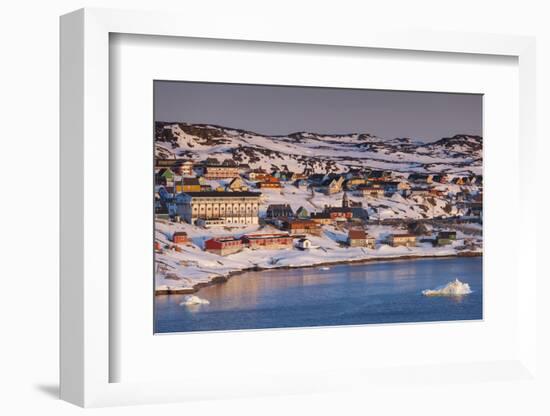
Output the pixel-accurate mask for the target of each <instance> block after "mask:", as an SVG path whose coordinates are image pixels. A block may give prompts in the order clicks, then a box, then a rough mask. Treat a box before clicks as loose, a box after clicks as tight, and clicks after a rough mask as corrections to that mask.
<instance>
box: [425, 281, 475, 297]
mask: <svg viewBox="0 0 550 416" xmlns="http://www.w3.org/2000/svg"><path fill="white" fill-rule="evenodd" d="M469 293H472V290H471V289H470V285H469V284H468V283H462V282H461V281H460V280H458V279H455V280H454V282H449V283H447V284H446V285H445V286H441V287H439V288H437V289H426V290H423V291H422V294H423V295H424V296H462V295H467V294H469Z"/></svg>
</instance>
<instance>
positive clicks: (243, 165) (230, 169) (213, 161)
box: [154, 126, 483, 294]
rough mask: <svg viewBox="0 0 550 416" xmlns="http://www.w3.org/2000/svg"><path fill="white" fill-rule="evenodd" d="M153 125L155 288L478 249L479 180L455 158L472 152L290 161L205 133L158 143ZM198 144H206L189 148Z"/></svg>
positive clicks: (180, 288)
mask: <svg viewBox="0 0 550 416" xmlns="http://www.w3.org/2000/svg"><path fill="white" fill-rule="evenodd" d="M160 127H161V128H160V132H161V134H160V135H158V136H157V141H156V145H157V157H156V158H155V172H154V174H155V176H154V178H155V192H154V195H155V199H154V212H155V239H154V250H155V267H156V272H155V284H156V286H155V287H156V293H157V294H164V293H192V292H194V291H196V290H197V289H199V288H200V287H203V286H205V285H209V284H212V283H215V282H220V281H225V280H226V279H227V278H228V277H230V276H231V275H233V274H235V273H239V272H242V271H245V270H261V269H270V268H284V267H288V268H293V267H321V266H324V267H328V265H330V264H335V263H341V262H357V261H373V260H384V259H396V258H416V257H425V256H432V257H436V256H476V255H481V253H482V223H483V176H482V174H481V172H480V171H476V169H475V167H476V163H475V162H470V164H471V165H472V166H473V168H471V169H469V168H465V167H463V166H457V165H456V163H457V160H458V162H460V163H464V165H465V166H466V165H467V164H468V160H467V158H466V159H465V160H464V161H462V160H460V159H457V158H456V156H452V157H454V160H453V159H451V157H449V159H450V160H451V161H452V162H453V163H455V165H448V164H445V163H447V162H446V161H445V160H444V158H441V157H439V159H438V163H437V164H436V163H431V161H430V163H429V164H428V163H426V166H427V167H426V166H421V165H419V164H416V165H415V164H414V161H412V162H411V161H407V163H405V164H402V165H398V166H396V167H394V166H383V163H388V160H387V158H386V160H383V161H382V167H380V165H381V163H380V161H376V160H374V161H373V160H372V159H371V160H361V163H355V161H354V163H349V162H348V163H342V162H341V160H342V159H335V158H334V157H332V158H331V157H330V156H327V157H325V158H324V160H328V161H329V164H328V165H325V166H318V165H316V159H315V160H314V159H311V158H310V159H303V160H302V159H297V160H300V162H301V163H295V164H294V166H292V163H288V162H289V160H290V159H288V158H287V160H284V162H285V163H281V162H280V163H273V162H274V160H272V161H271V162H269V163H266V162H265V161H264V160H259V159H258V158H254V157H253V156H250V155H249V156H250V157H248V160H243V159H245V158H242V157H238V156H237V157H236V156H235V155H236V153H235V151H233V153H231V152H227V149H225V150H220V149H217V148H216V146H217V145H218V144H219V143H217V142H213V143H208V146H205V145H204V140H205V136H204V131H201V130H196V129H195V130H193V131H192V132H194V133H197V131H199V133H198V134H197V136H196V137H194V138H193V137H192V134H191V135H190V134H187V135H186V137H185V139H186V142H185V143H184V144H182V143H181V140H180V142H177V141H176V142H175V141H174V140H172V137H173V136H169V139H170V140H163V137H166V135H165V131H166V130H168V129H167V128H166V126H160ZM169 129H172V130H170V131H173V129H174V127H173V126H169ZM169 134H172V133H169ZM240 134H242V133H240ZM190 136H191V137H190ZM159 137H160V140H159ZM180 139H181V136H180ZM207 139H208V140H211V139H212V138H211V137H207ZM478 139H479V142H480V143H481V138H478ZM468 140H469V139H468ZM476 140H477V139H476ZM201 141H202V143H203V147H205V148H207V149H208V151H203V150H200V149H199V150H197V149H196V148H193V146H196V143H197V142H199V143H200V142H201ZM332 142H334V140H332ZM174 143H176V145H174ZM190 144H192V145H190ZM242 147H243V146H241V148H240V149H239V150H242ZM447 148H449V146H447ZM215 149H216V150H215ZM258 149H260V147H256V149H255V150H256V151H258ZM213 150H215V151H213ZM213 153H215V154H213ZM264 153H265V151H264ZM269 156H271V157H272V159H275V158H276V157H274V156H273V155H268V159H269ZM321 157H322V156H321ZM424 157H426V156H424ZM394 159H396V160H398V159H399V155H397V156H396V157H395V158H394ZM441 159H443V160H441ZM312 160H313V162H312ZM330 161H332V163H331V162H330ZM369 165H372V166H369ZM438 165H439V166H438ZM438 167H439V169H438Z"/></svg>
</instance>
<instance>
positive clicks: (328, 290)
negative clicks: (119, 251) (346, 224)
mask: <svg viewBox="0 0 550 416" xmlns="http://www.w3.org/2000/svg"><path fill="white" fill-rule="evenodd" d="M455 278H458V279H459V280H461V281H462V282H465V283H468V284H469V285H470V287H471V289H472V291H473V293H471V294H469V295H465V296H462V297H426V296H423V295H422V294H421V292H422V290H424V289H433V288H436V287H438V286H442V285H445V284H446V283H448V282H450V281H452V280H454V279H455ZM482 294H483V293H482V259H481V257H468V258H458V257H456V258H446V259H421V260H402V261H387V262H373V263H364V264H342V265H337V266H331V267H330V270H322V269H321V268H307V269H291V270H271V271H261V272H247V273H245V274H242V275H237V276H234V277H232V278H231V279H230V280H229V281H228V282H226V283H222V284H218V285H214V286H209V287H206V288H203V289H201V290H200V291H199V292H198V293H197V295H198V296H199V297H201V298H203V299H206V300H208V301H209V302H210V304H208V305H195V306H180V302H182V300H183V298H184V295H166V296H157V297H156V299H155V312H156V332H187V331H214V330H232V329H255V328H288V327H311V326H329V325H357V324H372V323H398V322H427V321H451V320H470V319H482Z"/></svg>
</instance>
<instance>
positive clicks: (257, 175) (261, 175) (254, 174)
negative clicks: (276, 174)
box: [246, 168, 270, 181]
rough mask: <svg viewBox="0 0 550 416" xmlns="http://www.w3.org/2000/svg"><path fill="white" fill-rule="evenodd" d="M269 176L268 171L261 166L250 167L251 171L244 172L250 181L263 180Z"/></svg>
mask: <svg viewBox="0 0 550 416" xmlns="http://www.w3.org/2000/svg"><path fill="white" fill-rule="evenodd" d="M269 176H270V175H269V173H267V172H266V171H265V170H263V169H262V168H258V169H252V170H251V171H249V172H247V173H246V177H247V178H248V179H249V180H251V181H263V180H264V179H265V178H267V177H269Z"/></svg>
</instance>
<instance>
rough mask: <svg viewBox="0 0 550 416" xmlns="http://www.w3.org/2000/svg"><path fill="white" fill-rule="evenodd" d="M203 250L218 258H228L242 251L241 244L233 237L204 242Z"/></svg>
mask: <svg viewBox="0 0 550 416" xmlns="http://www.w3.org/2000/svg"><path fill="white" fill-rule="evenodd" d="M204 249H205V250H206V251H208V252H210V253H214V254H217V255H219V256H228V255H229V254H234V253H238V252H239V251H241V250H242V249H243V242H242V241H241V240H240V239H238V238H235V237H217V238H211V239H210V240H206V241H205V242H204Z"/></svg>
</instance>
